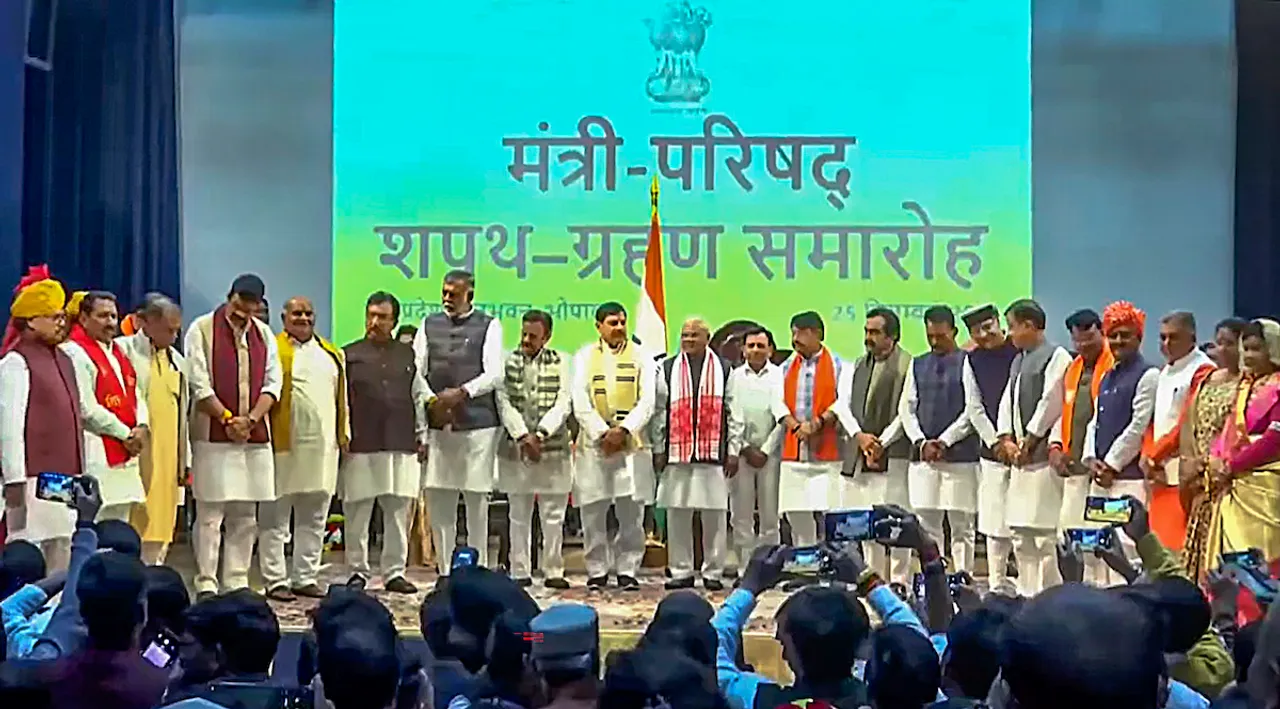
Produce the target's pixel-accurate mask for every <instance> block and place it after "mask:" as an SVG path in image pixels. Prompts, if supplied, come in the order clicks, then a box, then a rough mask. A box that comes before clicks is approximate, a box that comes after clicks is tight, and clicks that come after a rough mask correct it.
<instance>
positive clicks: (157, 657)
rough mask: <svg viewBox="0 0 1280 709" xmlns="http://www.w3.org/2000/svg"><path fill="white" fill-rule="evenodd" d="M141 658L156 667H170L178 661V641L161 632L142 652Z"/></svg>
mask: <svg viewBox="0 0 1280 709" xmlns="http://www.w3.org/2000/svg"><path fill="white" fill-rule="evenodd" d="M142 657H143V658H144V659H145V660H146V661H147V662H150V663H151V664H153V665H155V666H156V667H161V668H166V667H171V666H173V663H174V662H175V661H177V659H178V641H177V640H176V639H174V637H173V636H172V635H170V634H169V633H166V632H163V631H161V632H160V634H158V635H157V636H156V637H155V639H153V640H152V641H151V644H150V645H147V648H146V649H145V650H143V651H142Z"/></svg>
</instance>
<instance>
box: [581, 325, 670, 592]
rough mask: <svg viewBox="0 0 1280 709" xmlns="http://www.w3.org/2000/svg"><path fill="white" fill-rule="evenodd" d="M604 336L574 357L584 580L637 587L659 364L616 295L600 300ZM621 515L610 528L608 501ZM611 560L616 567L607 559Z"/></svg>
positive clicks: (595, 585) (598, 586) (594, 586)
mask: <svg viewBox="0 0 1280 709" xmlns="http://www.w3.org/2000/svg"><path fill="white" fill-rule="evenodd" d="M596 332H597V333H598V334H599V336H600V339H599V340H597V341H596V342H593V343H591V344H589V345H586V346H585V347H583V348H582V349H580V350H578V353H577V354H576V355H575V356H574V358H573V415H574V417H575V418H576V419H577V420H578V424H579V426H580V427H581V428H580V430H579V432H578V441H577V458H576V461H575V465H576V467H575V470H574V479H573V498H574V500H575V503H576V504H577V505H579V506H580V507H579V509H580V510H581V512H582V534H583V537H584V539H583V541H584V547H585V549H584V556H585V558H586V564H587V587H588V588H589V589H591V590H593V591H599V590H603V589H604V588H605V586H606V585H607V584H608V583H609V574H610V573H611V572H612V573H616V574H617V582H618V587H619V588H621V589H622V590H624V591H638V590H640V582H639V581H638V580H637V579H636V574H637V572H638V571H639V569H640V560H641V558H642V557H643V556H644V542H645V539H644V505H645V503H646V502H648V501H650V500H652V498H653V495H654V492H653V489H654V480H653V455H652V452H651V451H650V450H648V444H647V443H646V440H645V437H644V435H643V433H644V430H645V427H646V426H648V424H649V420H650V419H651V418H652V416H653V411H654V401H655V399H656V395H657V383H656V379H657V371H656V367H655V366H654V363H653V362H652V360H651V359H650V358H649V357H648V356H647V355H646V354H645V353H644V352H642V351H640V350H639V348H638V347H637V346H636V345H635V344H634V343H633V342H632V341H631V338H630V337H628V336H627V311H626V309H625V308H623V307H622V305H620V304H618V303H614V302H609V303H602V304H601V305H600V306H599V307H598V308H596ZM610 506H612V507H613V510H614V516H615V517H616V518H617V520H618V532H617V534H616V535H610V534H609V530H608V525H607V518H608V513H609V507H610ZM610 561H612V568H611V565H610Z"/></svg>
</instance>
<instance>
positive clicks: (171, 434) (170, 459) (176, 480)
mask: <svg viewBox="0 0 1280 709" xmlns="http://www.w3.org/2000/svg"><path fill="white" fill-rule="evenodd" d="M135 315H136V318H137V320H136V322H137V328H138V329H137V331H136V332H134V333H133V334H129V335H124V336H122V337H118V338H116V344H117V345H119V346H120V349H121V350H123V351H124V353H125V356H126V357H128V358H129V361H130V362H132V363H133V371H134V372H136V373H137V375H138V392H139V397H141V398H142V399H145V401H146V406H147V429H148V430H147V444H146V446H144V447H143V449H142V455H140V456H139V458H138V462H139V469H140V471H141V473H142V488H143V490H144V491H145V492H146V501H145V502H144V503H143V504H141V505H136V506H135V507H134V508H133V516H132V517H131V518H130V520H129V522H130V524H132V525H133V528H134V529H136V530H138V535H139V536H140V537H141V538H142V560H143V562H144V563H146V564H150V565H160V564H163V563H164V559H165V556H166V555H167V554H168V551H169V544H170V543H171V542H173V528H174V525H175V524H176V523H177V518H178V506H179V505H180V504H181V495H180V490H181V488H182V485H183V483H184V481H185V479H186V473H187V470H189V469H190V468H191V447H190V443H189V441H188V440H187V438H188V437H187V427H188V422H187V420H186V416H185V414H186V411H187V403H188V401H189V390H188V387H187V375H186V371H187V361H186V358H184V357H183V356H182V355H181V354H180V353H179V352H178V348H176V347H174V343H175V342H176V341H177V339H178V333H179V332H181V330H182V310H181V309H180V308H179V307H178V305H177V303H174V302H173V301H172V300H171V299H169V298H168V297H167V296H165V295H163V294H161V293H148V294H147V296H146V298H144V299H143V303H142V307H141V308H139V309H138V311H137V313H136V314H135Z"/></svg>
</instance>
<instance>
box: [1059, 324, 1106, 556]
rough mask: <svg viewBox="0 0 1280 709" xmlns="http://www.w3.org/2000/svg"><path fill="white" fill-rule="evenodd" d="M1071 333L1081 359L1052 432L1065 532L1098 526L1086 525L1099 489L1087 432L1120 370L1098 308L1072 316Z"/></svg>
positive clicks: (1067, 379)
mask: <svg viewBox="0 0 1280 709" xmlns="http://www.w3.org/2000/svg"><path fill="white" fill-rule="evenodd" d="M1066 325H1067V332H1068V333H1070V335H1071V345H1072V347H1073V348H1074V349H1075V351H1076V357H1075V359H1073V360H1072V361H1071V366H1070V367H1068V368H1067V373H1066V376H1065V377H1064V378H1063V385H1062V416H1061V417H1060V418H1059V419H1058V423H1057V424H1056V425H1054V427H1053V432H1052V433H1050V434H1049V465H1050V466H1052V467H1053V469H1054V471H1055V472H1057V473H1058V475H1059V476H1061V477H1062V478H1063V489H1062V511H1061V514H1060V515H1059V521H1058V526H1059V528H1060V529H1062V530H1067V529H1077V528H1081V527H1090V526H1094V525H1091V524H1089V523H1087V522H1085V521H1084V501H1085V498H1086V497H1088V496H1089V489H1090V487H1091V486H1092V485H1093V475H1092V471H1090V469H1089V466H1087V465H1085V464H1084V463H1083V462H1082V461H1083V459H1084V458H1085V457H1086V451H1085V448H1084V439H1085V433H1086V431H1087V430H1088V427H1089V421H1091V420H1092V419H1093V414H1094V411H1095V410H1096V408H1097V407H1096V403H1097V401H1098V393H1099V392H1100V391H1101V388H1102V378H1103V377H1104V376H1106V374H1107V372H1110V371H1111V368H1112V367H1114V366H1115V358H1114V357H1113V356H1112V355H1111V348H1110V347H1109V346H1108V345H1107V339H1106V337H1104V336H1103V334H1102V318H1100V317H1098V314H1097V313H1095V312H1094V311H1092V310H1079V311H1076V312H1075V313H1072V314H1071V316H1070V317H1068V318H1067V322H1066ZM1085 565H1086V572H1087V574H1088V575H1089V580H1091V581H1099V582H1101V581H1100V579H1099V578H1096V576H1097V575H1098V573H1099V572H1105V566H1104V565H1102V564H1101V563H1100V561H1099V560H1097V559H1093V558H1090V559H1086V560H1085Z"/></svg>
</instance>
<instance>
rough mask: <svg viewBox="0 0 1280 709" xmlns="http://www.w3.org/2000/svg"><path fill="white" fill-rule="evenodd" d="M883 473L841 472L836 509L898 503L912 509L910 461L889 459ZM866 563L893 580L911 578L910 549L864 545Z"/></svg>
mask: <svg viewBox="0 0 1280 709" xmlns="http://www.w3.org/2000/svg"><path fill="white" fill-rule="evenodd" d="M886 463H887V465H886V468H887V469H886V470H885V471H884V472H878V471H872V470H867V469H865V468H862V467H859V468H858V469H857V470H855V471H854V473H853V474H852V475H841V476H840V479H839V481H838V482H837V493H836V496H835V498H834V500H833V503H832V507H831V509H833V510H867V509H871V508H872V507H875V506H876V505H898V506H899V507H902V508H904V509H910V507H911V496H910V492H909V488H908V481H907V468H908V464H907V460H906V459H905V458H889V459H888V460H887V461H886ZM862 550H863V553H865V554H866V557H867V565H868V566H869V567H871V568H873V569H875V570H876V571H877V572H878V573H879V574H880V576H881V578H886V579H889V580H891V581H896V582H899V583H907V582H908V581H910V580H911V578H910V577H911V550H910V549H890V550H886V548H885V547H884V546H883V545H881V544H864V545H862Z"/></svg>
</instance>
